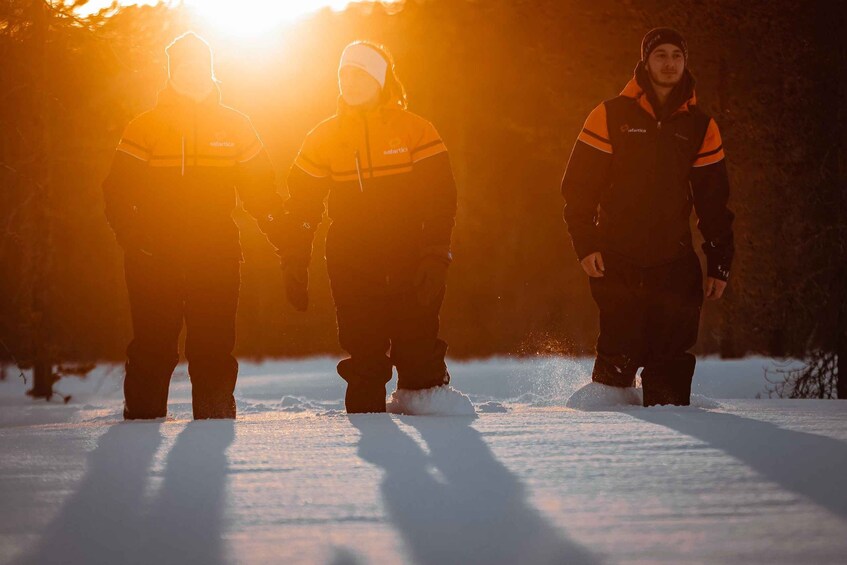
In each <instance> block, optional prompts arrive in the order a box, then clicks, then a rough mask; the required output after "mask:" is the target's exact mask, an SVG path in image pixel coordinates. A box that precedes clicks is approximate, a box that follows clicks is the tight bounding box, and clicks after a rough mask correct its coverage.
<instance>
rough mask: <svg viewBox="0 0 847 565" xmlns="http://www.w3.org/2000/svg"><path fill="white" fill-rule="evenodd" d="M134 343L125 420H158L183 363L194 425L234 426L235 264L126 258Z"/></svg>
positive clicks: (129, 361) (136, 255) (237, 281)
mask: <svg viewBox="0 0 847 565" xmlns="http://www.w3.org/2000/svg"><path fill="white" fill-rule="evenodd" d="M124 270H125V274H126V284H127V290H128V294H129V304H130V311H131V314H132V329H133V339H132V341H131V343H130V344H129V347H128V348H127V361H126V378H125V380H124V399H125V405H124V418H126V419H147V418H163V417H165V416H166V414H167V402H168V387H169V385H170V379H171V374H172V373H173V371H174V368H176V365H177V363H178V362H179V334H180V332H181V331H182V325H183V321H184V322H185V325H186V339H185V357H186V359H187V360H188V373H189V377H190V379H191V397H192V408H193V412H194V418H195V419H206V418H235V399H234V397H233V392H234V390H235V381H236V377H237V375H238V361H236V359H235V357H233V355H232V350H233V348H234V347H235V316H236V310H237V307H238V292H239V286H240V282H241V275H240V270H241V263H240V261H239V259H238V258H225V259H224V258H216V257H211V258H210V257H200V258H193V259H191V260H190V261H175V260H169V259H167V258H159V257H156V256H152V257H151V256H148V255H145V254H144V253H141V252H138V251H135V252H129V253H127V254H126V255H125V258H124Z"/></svg>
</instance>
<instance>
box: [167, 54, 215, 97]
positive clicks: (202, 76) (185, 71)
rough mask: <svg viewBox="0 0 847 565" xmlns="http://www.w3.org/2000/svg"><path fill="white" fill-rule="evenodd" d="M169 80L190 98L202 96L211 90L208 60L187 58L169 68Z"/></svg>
mask: <svg viewBox="0 0 847 565" xmlns="http://www.w3.org/2000/svg"><path fill="white" fill-rule="evenodd" d="M171 82H173V83H174V86H175V87H176V89H177V90H178V91H180V92H183V93H185V94H188V95H189V96H191V97H192V98H202V97H205V96H206V95H208V94H209V92H211V90H212V76H211V74H210V72H209V63H208V61H203V60H196V61H192V60H187V61H184V62H182V63H180V64H179V65H177V66H176V67H174V68H173V69H171Z"/></svg>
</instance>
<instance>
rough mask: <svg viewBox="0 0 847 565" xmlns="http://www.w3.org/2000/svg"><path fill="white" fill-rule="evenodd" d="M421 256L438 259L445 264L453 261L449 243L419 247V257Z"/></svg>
mask: <svg viewBox="0 0 847 565" xmlns="http://www.w3.org/2000/svg"><path fill="white" fill-rule="evenodd" d="M423 257H430V258H433V259H439V260H441V261H443V262H444V263H445V264H446V265H449V264H450V263H452V262H453V254H452V253H451V252H450V246H449V245H427V246H425V247H424V248H423V249H421V258H423Z"/></svg>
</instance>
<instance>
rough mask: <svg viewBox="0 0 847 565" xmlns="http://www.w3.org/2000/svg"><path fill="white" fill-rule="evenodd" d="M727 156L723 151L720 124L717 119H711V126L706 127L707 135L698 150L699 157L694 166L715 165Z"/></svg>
mask: <svg viewBox="0 0 847 565" xmlns="http://www.w3.org/2000/svg"><path fill="white" fill-rule="evenodd" d="M724 157H725V155H724V152H723V142H722V141H721V132H720V130H718V124H716V123H715V120H713V119H710V120H709V127H708V128H707V129H706V136H705V137H704V138H703V144H702V145H701V146H700V150H699V151H698V152H697V158H696V159H695V160H694V164H693V165H692V166H694V167H705V166H707V165H714V164H715V163H718V162H720V161H721V160H722V159H723V158H724Z"/></svg>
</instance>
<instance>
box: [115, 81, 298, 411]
mask: <svg viewBox="0 0 847 565" xmlns="http://www.w3.org/2000/svg"><path fill="white" fill-rule="evenodd" d="M103 192H104V198H105V204H106V217H107V219H108V221H109V224H110V225H111V227H112V229H113V230H114V232H115V236H116V238H117V240H118V243H119V244H120V245H121V247H123V249H124V252H125V254H124V266H125V271H126V283H127V288H128V291H129V301H130V308H131V313H132V323H133V340H132V342H131V343H130V345H129V347H128V349H127V363H126V379H125V382H124V392H125V399H126V406H125V416H126V417H127V418H159V417H163V416H165V414H166V411H167V397H168V385H169V382H170V377H171V374H172V372H173V370H174V368H175V366H176V365H177V362H178V360H179V352H178V337H179V333H180V331H181V328H182V324H183V320H185V323H186V326H187V334H186V346H185V355H186V358H187V359H188V363H189V365H188V371H189V374H190V377H191V382H192V398H193V407H194V415H195V417H196V418H207V417H234V416H235V404H234V400H233V390H234V388H235V381H236V376H237V373H238V363H237V361H236V359H235V358H234V357H233V356H232V349H233V347H234V345H235V315H236V307H237V303H238V291H239V284H240V262H241V247H240V243H239V234H238V228H237V226H236V225H235V223H234V221H233V220H232V217H231V213H232V210H233V208H234V207H235V205H236V194H237V195H238V196H239V197H240V198H241V200H242V202H243V203H244V207H245V208H246V209H247V210H248V211H249V212H250V213H251V214H252V215H253V216H254V217H256V218H257V219H258V220H259V224H260V226H261V227H262V229H263V231H265V233H268V234H269V236H271V237H272V239H273V240H274V243H275V244H276V245H277V246H278V245H279V241H278V238H277V234H278V233H280V230H278V229H276V227H277V226H278V225H279V224H275V222H274V220H275V216H274V214H276V213H278V212H280V211H281V209H282V199H281V197H280V196H279V194H278V193H277V192H276V188H275V186H274V174H273V168H272V166H271V163H270V159H269V158H268V155H267V153H266V151H265V150H264V147H263V145H262V142H261V141H260V139H259V137H258V136H257V135H256V132H255V130H254V129H253V126H252V125H251V124H250V121H249V119H248V118H247V117H246V116H244V115H242V114H240V113H238V112H236V111H235V110H232V109H230V108H227V107H226V106H223V105H221V103H220V94H219V92H218V91H217V89H215V90H214V91H213V92H212V93H211V94H210V95H209V97H208V98H207V99H205V100H203V101H201V102H194V101H192V100H190V99H188V98H186V97H183V96H181V95H179V94H177V93H176V92H175V91H174V90H173V89H172V88H171V87H167V88H165V89H164V90H163V91H161V92H160V93H159V100H158V103H157V105H156V106H155V107H154V108H153V109H152V110H150V111H148V112H145V113H143V114H141V115H140V116H138V117H137V118H135V119H134V120H133V121H132V122H131V123H130V124H129V125H128V126H127V127H126V130H125V132H124V134H123V137H122V138H121V140H120V142H119V143H118V146H117V151H116V153H115V157H114V161H113V163H112V168H111V171H110V173H109V175H108V177H107V178H106V180H105V181H104V183H103Z"/></svg>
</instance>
